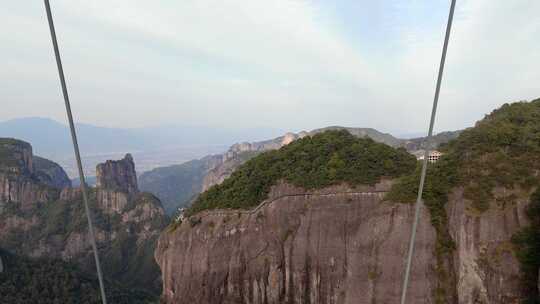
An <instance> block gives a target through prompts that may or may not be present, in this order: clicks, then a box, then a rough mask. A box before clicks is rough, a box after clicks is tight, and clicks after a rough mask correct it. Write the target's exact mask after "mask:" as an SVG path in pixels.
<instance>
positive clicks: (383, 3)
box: [0, 0, 540, 134]
mask: <svg viewBox="0 0 540 304" xmlns="http://www.w3.org/2000/svg"><path fill="white" fill-rule="evenodd" d="M4 2H5V3H3V4H2V10H0V25H1V28H2V30H1V31H0V39H1V41H2V47H1V48H0V58H1V59H0V60H1V62H2V64H1V67H2V68H1V69H0V83H1V90H0V108H1V109H2V111H0V120H8V119H14V118H18V117H29V116H40V117H48V118H52V119H55V120H58V121H61V122H65V113H64V108H63V100H62V95H61V91H60V87H59V82H58V75H57V71H56V65H55V62H54V54H53V50H52V46H51V41H50V35H49V32H48V27H47V20H46V15H45V11H44V6H43V3H42V1H4ZM51 2H52V3H51V5H52V10H53V16H54V18H55V24H56V30H57V35H58V39H59V44H60V49H61V53H62V58H63V63H64V70H65V73H66V78H67V81H68V87H69V91H70V97H71V101H72V108H73V111H74V116H75V119H76V120H77V121H80V122H84V123H91V124H95V125H100V126H108V127H123V128H126V127H127V128H131V127H143V126H156V125H163V124H177V125H191V126H197V125H200V126H212V127H220V128H221V127H235V128H238V127H240V128H242V127H257V128H279V129H283V130H291V131H300V130H310V129H314V128H319V127H324V126H329V125H342V126H350V127H372V128H376V129H378V130H381V131H385V132H392V133H397V134H406V133H413V132H415V133H416V132H425V131H427V126H428V119H429V114H430V111H431V103H432V100H433V94H434V88H435V78H436V74H437V69H438V64H439V60H440V53H441V48H442V42H443V38H444V30H445V26H446V22H447V17H448V9H449V5H450V0H444V1H443V0H409V1H405V0H380V1H363V0H362V1H361V0H332V1H330V0H310V1H307V0H306V1H302V0H287V1H285V0H272V1H267V0H249V1H248V0H243V1H240V0H227V1H222V0H219V1H218V0H215V1H214V0H196V1H194V0H193V1H188V0H185V1H138V0H107V1H104V0H94V1H79V0H55V1H51ZM539 11H540V1H537V0H513V1H491V0H458V1H457V8H456V15H455V22H454V27H453V31H452V36H451V41H450V46H449V50H448V57H447V63H446V64H447V68H446V70H445V76H444V82H443V86H442V91H441V96H440V106H439V112H438V115H437V121H436V124H435V126H436V130H438V131H442V130H455V129H461V128H464V127H468V126H471V125H473V124H474V122H475V121H477V120H479V119H481V118H482V117H483V116H484V115H485V114H486V113H488V112H490V111H491V110H493V109H494V108H496V107H499V106H500V105H502V104H503V103H505V102H512V101H519V100H531V99H534V98H538V97H540V85H539V83H540V82H539V80H540V69H539V68H538V64H539V63H540V39H538V37H540V18H538V12H539Z"/></svg>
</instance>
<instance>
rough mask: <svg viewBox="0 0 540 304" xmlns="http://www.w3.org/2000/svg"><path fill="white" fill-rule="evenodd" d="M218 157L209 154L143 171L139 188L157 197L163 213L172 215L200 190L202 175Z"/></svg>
mask: <svg viewBox="0 0 540 304" xmlns="http://www.w3.org/2000/svg"><path fill="white" fill-rule="evenodd" d="M220 159H221V156H219V155H215V156H213V155H210V156H207V157H203V158H201V159H196V160H192V161H188V162H185V163H183V164H180V165H174V166H169V167H161V168H156V169H154V170H151V171H147V172H144V173H143V174H141V176H140V177H139V184H140V187H141V190H143V191H147V192H150V193H154V194H155V195H156V196H157V197H159V199H160V201H161V203H162V205H163V209H164V210H165V213H166V214H168V215H172V214H174V213H175V212H176V211H177V210H178V208H183V207H186V206H187V205H188V203H189V201H190V200H191V199H192V198H193V197H194V196H195V195H197V194H199V193H200V192H201V190H202V183H203V178H204V176H205V175H206V174H207V173H208V170H210V169H211V168H213V167H214V166H215V165H216V163H217V162H218V161H219V160H220Z"/></svg>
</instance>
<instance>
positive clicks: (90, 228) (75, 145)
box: [44, 0, 107, 304]
mask: <svg viewBox="0 0 540 304" xmlns="http://www.w3.org/2000/svg"><path fill="white" fill-rule="evenodd" d="M44 2H45V11H46V12H47V20H48V22H49V29H50V32H51V40H52V44H53V48H54V55H55V57H56V65H57V67H58V76H59V77H60V84H61V86H62V94H63V95H64V103H65V106H66V113H67V117H68V121H69V128H70V130H71V140H72V141H73V150H74V151H75V158H76V160H77V167H78V169H79V179H80V184H81V191H82V196H83V203H84V210H85V212H86V219H87V220H88V231H89V235H90V243H91V244H92V250H93V252H94V259H95V262H96V269H97V276H98V280H99V288H100V291H101V301H102V302H103V304H107V297H106V296H105V285H104V283H103V274H102V272H101V264H100V262H99V254H98V250H97V246H96V238H95V235H94V226H93V225H92V213H91V211H90V208H89V206H88V193H87V191H86V190H87V189H86V181H85V179H84V172H83V166H82V161H81V155H80V152H79V144H78V142H77V133H76V131H75V125H74V123H73V115H72V114H71V106H70V103H69V96H68V90H67V86H66V79H65V77H64V69H63V68H62V60H61V59H60V51H59V50H58V42H57V39H56V32H55V30H54V23H53V18H52V13H51V6H50V4H49V0H44Z"/></svg>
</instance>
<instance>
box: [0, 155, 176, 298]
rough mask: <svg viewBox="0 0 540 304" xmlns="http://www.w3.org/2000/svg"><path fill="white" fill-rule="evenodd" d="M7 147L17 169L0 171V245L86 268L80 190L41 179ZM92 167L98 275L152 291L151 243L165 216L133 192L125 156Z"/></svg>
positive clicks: (89, 263) (156, 282) (155, 203)
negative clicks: (94, 171) (100, 265)
mask: <svg viewBox="0 0 540 304" xmlns="http://www.w3.org/2000/svg"><path fill="white" fill-rule="evenodd" d="M11 151H12V152H13V151H14V153H12V154H10V155H11V159H17V160H18V161H17V162H11V164H19V165H18V167H17V168H19V169H17V170H9V171H7V172H0V247H3V248H5V249H7V250H9V251H11V252H13V253H16V254H20V255H23V256H29V257H34V258H39V257H48V258H51V257H52V258H61V259H63V260H65V261H70V262H75V263H76V264H78V265H79V266H80V267H81V268H82V269H83V270H85V271H91V272H94V262H93V257H92V255H91V248H90V240H89V239H88V230H87V227H88V226H87V221H86V217H85V213H84V208H83V205H82V193H81V191H80V189H79V188H64V189H62V190H61V189H58V188H54V187H51V185H50V184H45V183H44V182H43V180H42V179H40V178H39V177H38V176H37V174H33V173H32V171H31V170H30V168H31V166H30V165H28V164H31V163H32V155H31V152H30V154H25V153H23V152H19V151H18V150H13V149H11ZM30 151H31V150H30ZM25 155H26V156H25ZM23 156H24V157H23ZM23 165H25V166H26V167H24V166H23ZM12 167H14V166H13V165H12ZM34 169H36V168H34ZM34 171H36V170H34ZM98 172H99V179H98V180H99V187H97V188H90V189H89V191H88V192H89V193H88V194H89V199H90V202H89V203H90V207H91V209H92V211H93V216H94V226H95V230H96V238H97V243H98V248H99V250H100V255H101V258H102V263H103V264H104V267H103V270H104V274H105V276H106V277H107V278H108V279H110V280H114V281H120V282H122V284H123V285H125V286H129V287H133V288H138V289H144V290H149V291H150V292H154V293H159V290H160V288H161V286H160V285H161V283H160V274H159V268H158V267H157V264H156V263H155V261H154V259H153V249H154V246H155V243H156V241H157V237H158V236H159V233H160V231H161V230H162V229H163V227H164V226H165V225H166V224H167V221H168V220H167V217H166V216H165V215H164V211H163V208H162V207H161V203H160V202H159V200H158V199H157V198H156V197H155V196H153V195H151V194H148V193H141V192H139V191H138V187H137V180H136V173H135V165H134V163H133V159H132V158H131V157H130V156H129V155H127V156H126V157H125V158H124V159H123V160H120V161H109V162H107V163H105V164H101V165H99V166H98ZM48 181H50V180H48Z"/></svg>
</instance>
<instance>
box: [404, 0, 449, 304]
mask: <svg viewBox="0 0 540 304" xmlns="http://www.w3.org/2000/svg"><path fill="white" fill-rule="evenodd" d="M455 7H456V0H452V3H451V4H450V13H449V15H448V24H447V25H446V35H445V37H444V45H443V49H442V55H441V62H440V65H439V75H438V77H437V85H436V88H435V97H434V98H433V107H432V109H431V119H430V122H429V131H428V136H427V138H426V140H425V151H424V159H423V162H422V173H421V175H420V185H419V186H418V197H417V199H416V205H415V210H414V222H413V227H412V232H411V239H410V241H409V251H408V255H407V266H406V268H405V277H404V279H403V289H402V291H401V304H405V303H406V299H407V288H408V286H409V276H410V272H411V266H412V258H413V255H414V242H415V240H416V228H417V226H418V220H419V218H420V210H421V207H422V205H423V201H422V192H423V191H424V183H425V180H426V172H427V166H428V158H429V153H430V148H431V147H430V145H431V138H432V136H433V125H434V124H435V116H436V114H437V105H438V103H439V93H440V91H441V82H442V77H443V71H444V63H445V61H446V52H447V49H448V41H449V40H450V32H451V30H452V21H453V19H454V9H455Z"/></svg>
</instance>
